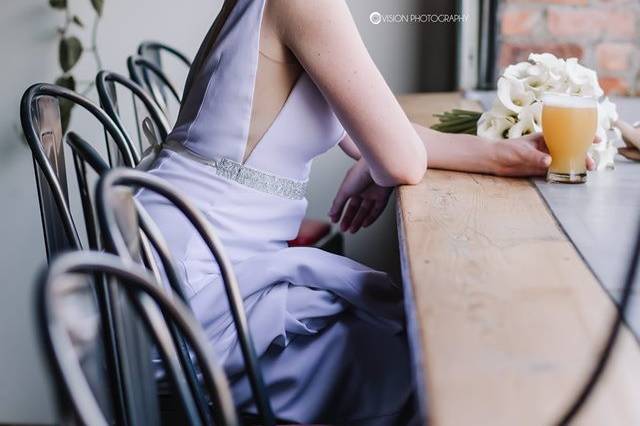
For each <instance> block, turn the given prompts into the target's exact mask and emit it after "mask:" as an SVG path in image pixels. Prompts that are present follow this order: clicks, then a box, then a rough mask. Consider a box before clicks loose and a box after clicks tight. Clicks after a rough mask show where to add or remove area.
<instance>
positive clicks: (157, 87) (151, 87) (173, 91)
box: [127, 55, 182, 117]
mask: <svg viewBox="0 0 640 426" xmlns="http://www.w3.org/2000/svg"><path fill="white" fill-rule="evenodd" d="M127 68H128V70H129V76H130V77H131V79H132V80H133V81H135V82H136V83H138V84H139V85H140V86H143V87H144V88H145V89H146V90H147V91H148V92H149V94H150V95H151V97H152V98H153V99H154V100H155V102H156V103H157V104H158V106H159V107H160V109H162V111H163V112H164V113H165V115H166V116H167V117H169V116H170V115H171V114H170V108H169V100H168V95H167V92H168V93H169V95H170V96H171V98H172V99H173V100H174V102H175V103H176V104H177V105H180V104H181V103H182V96H181V95H180V93H179V91H178V89H177V87H176V86H175V84H173V82H171V79H170V78H169V77H168V76H167V74H166V73H165V72H164V71H163V70H162V68H161V67H160V65H158V64H156V63H154V62H152V61H151V60H150V59H147V58H144V57H142V56H138V55H132V56H129V58H127Z"/></svg>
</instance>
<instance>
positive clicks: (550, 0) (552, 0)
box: [507, 0, 589, 5]
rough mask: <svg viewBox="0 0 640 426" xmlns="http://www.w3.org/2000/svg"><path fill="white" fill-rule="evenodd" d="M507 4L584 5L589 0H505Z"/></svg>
mask: <svg viewBox="0 0 640 426" xmlns="http://www.w3.org/2000/svg"><path fill="white" fill-rule="evenodd" d="M507 2H508V3H547V4H575V5H585V4H587V3H589V0H507Z"/></svg>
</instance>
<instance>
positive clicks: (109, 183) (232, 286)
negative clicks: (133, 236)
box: [96, 169, 275, 426]
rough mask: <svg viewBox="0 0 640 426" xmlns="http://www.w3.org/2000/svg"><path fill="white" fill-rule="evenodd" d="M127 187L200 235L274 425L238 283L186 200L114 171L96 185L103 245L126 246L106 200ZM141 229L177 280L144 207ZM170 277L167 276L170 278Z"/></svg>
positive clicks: (143, 176)
mask: <svg viewBox="0 0 640 426" xmlns="http://www.w3.org/2000/svg"><path fill="white" fill-rule="evenodd" d="M122 186H127V187H132V188H135V189H140V188H145V189H147V190H150V191H153V192H155V193H157V194H159V195H161V196H162V197H164V198H165V199H166V200H167V201H169V202H170V203H171V204H173V205H174V206H175V207H176V208H177V209H178V210H180V211H181V212H182V214H183V215H184V216H185V217H186V218H187V219H188V220H189V222H191V224H192V225H193V227H194V228H195V229H196V231H197V232H198V233H199V234H200V235H201V236H202V238H203V240H204V242H205V244H206V245H207V247H208V249H209V251H210V252H211V254H212V257H213V258H214V260H215V261H216V262H217V264H218V266H219V268H220V273H221V277H222V281H223V284H224V287H225V292H226V295H227V300H228V302H229V307H230V310H231V315H232V318H233V321H234V324H235V326H236V332H237V334H238V341H239V344H240V348H241V351H242V355H243V358H244V361H245V369H246V372H247V375H248V378H249V382H250V385H251V390H252V393H253V396H254V400H255V403H256V407H257V408H258V412H259V414H260V415H261V417H262V420H263V423H264V424H265V425H269V426H270V425H274V424H275V420H274V415H273V410H272V408H271V404H270V402H269V398H268V396H267V393H266V389H265V386H264V381H263V378H262V374H261V371H260V368H259V366H258V361H257V356H256V353H255V348H254V345H253V340H252V338H251V334H250V331H249V326H248V322H247V317H246V314H245V311H244V304H243V300H242V297H241V295H240V290H239V287H238V283H237V281H236V278H235V274H234V273H233V269H232V266H231V263H230V261H229V260H228V259H227V257H226V255H225V254H224V251H223V248H222V244H221V242H220V241H219V240H218V238H217V236H216V234H215V231H214V230H213V228H212V227H211V225H210V223H209V222H208V221H207V219H206V218H205V217H204V215H203V214H202V213H201V212H200V210H198V209H197V208H196V207H195V206H194V205H193V204H192V203H191V202H190V201H189V200H187V199H186V198H185V197H183V196H182V195H180V193H179V192H178V191H177V190H176V189H174V188H173V187H172V186H171V185H169V184H168V183H167V182H165V181H164V180H162V179H160V178H158V177H156V176H153V175H150V174H148V173H145V172H141V171H138V170H130V169H114V170H112V171H111V172H109V173H107V174H106V175H104V176H103V177H102V178H101V179H100V181H99V183H98V186H97V192H96V208H97V214H98V219H99V223H100V228H101V230H102V232H103V235H104V238H105V244H106V245H107V246H109V247H111V248H112V250H113V251H114V252H116V253H124V252H125V251H126V250H127V245H126V242H125V239H124V237H123V235H122V234H121V232H120V228H119V227H118V223H117V218H116V215H115V212H114V211H113V209H112V208H111V206H110V203H109V200H110V199H111V197H112V194H113V192H114V190H115V189H116V188H118V187H122ZM136 207H137V210H138V213H139V217H140V219H141V221H140V222H141V226H142V228H143V230H144V231H145V233H146V234H147V237H148V238H149V239H150V240H152V245H153V246H154V247H155V248H156V249H160V250H158V253H159V256H160V257H161V261H162V262H163V266H165V272H166V273H167V277H168V278H169V279H172V278H173V279H177V273H176V272H175V267H174V266H173V265H174V263H173V261H172V259H171V255H170V252H169V250H168V247H167V246H166V243H165V242H164V239H163V238H162V237H161V234H160V232H159V231H158V229H157V227H156V226H155V224H153V220H151V219H150V218H149V216H148V215H147V214H146V211H145V210H144V208H143V207H142V206H141V205H139V204H137V205H136ZM153 240H155V242H153ZM170 275H171V276H170Z"/></svg>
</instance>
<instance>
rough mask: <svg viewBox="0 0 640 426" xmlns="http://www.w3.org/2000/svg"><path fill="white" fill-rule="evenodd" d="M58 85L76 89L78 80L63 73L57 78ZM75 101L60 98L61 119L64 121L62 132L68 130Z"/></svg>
mask: <svg viewBox="0 0 640 426" xmlns="http://www.w3.org/2000/svg"><path fill="white" fill-rule="evenodd" d="M56 84H57V85H58V86H62V87H66V88H67V89H69V90H76V80H75V78H73V76H72V75H63V76H60V77H58V78H57V79H56ZM72 109H73V103H72V102H69V101H68V100H66V99H60V121H61V122H62V132H63V133H64V132H66V131H67V129H68V128H69V122H70V121H71V110H72Z"/></svg>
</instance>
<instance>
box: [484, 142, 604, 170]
mask: <svg viewBox="0 0 640 426" xmlns="http://www.w3.org/2000/svg"><path fill="white" fill-rule="evenodd" d="M597 142H599V141H598V140H596V141H594V143H597ZM493 154H494V156H495V158H494V162H495V170H494V174H496V175H498V176H542V175H544V174H546V173H547V169H548V168H549V165H550V164H551V156H550V155H549V150H548V149H547V145H546V144H545V142H544V137H543V136H542V133H534V134H531V135H527V136H523V137H521V138H518V139H510V140H504V141H499V142H494V151H493ZM585 161H586V162H587V169H588V170H593V169H594V168H595V163H594V161H593V159H592V158H591V157H589V156H588V155H587V158H586V160H585Z"/></svg>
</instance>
